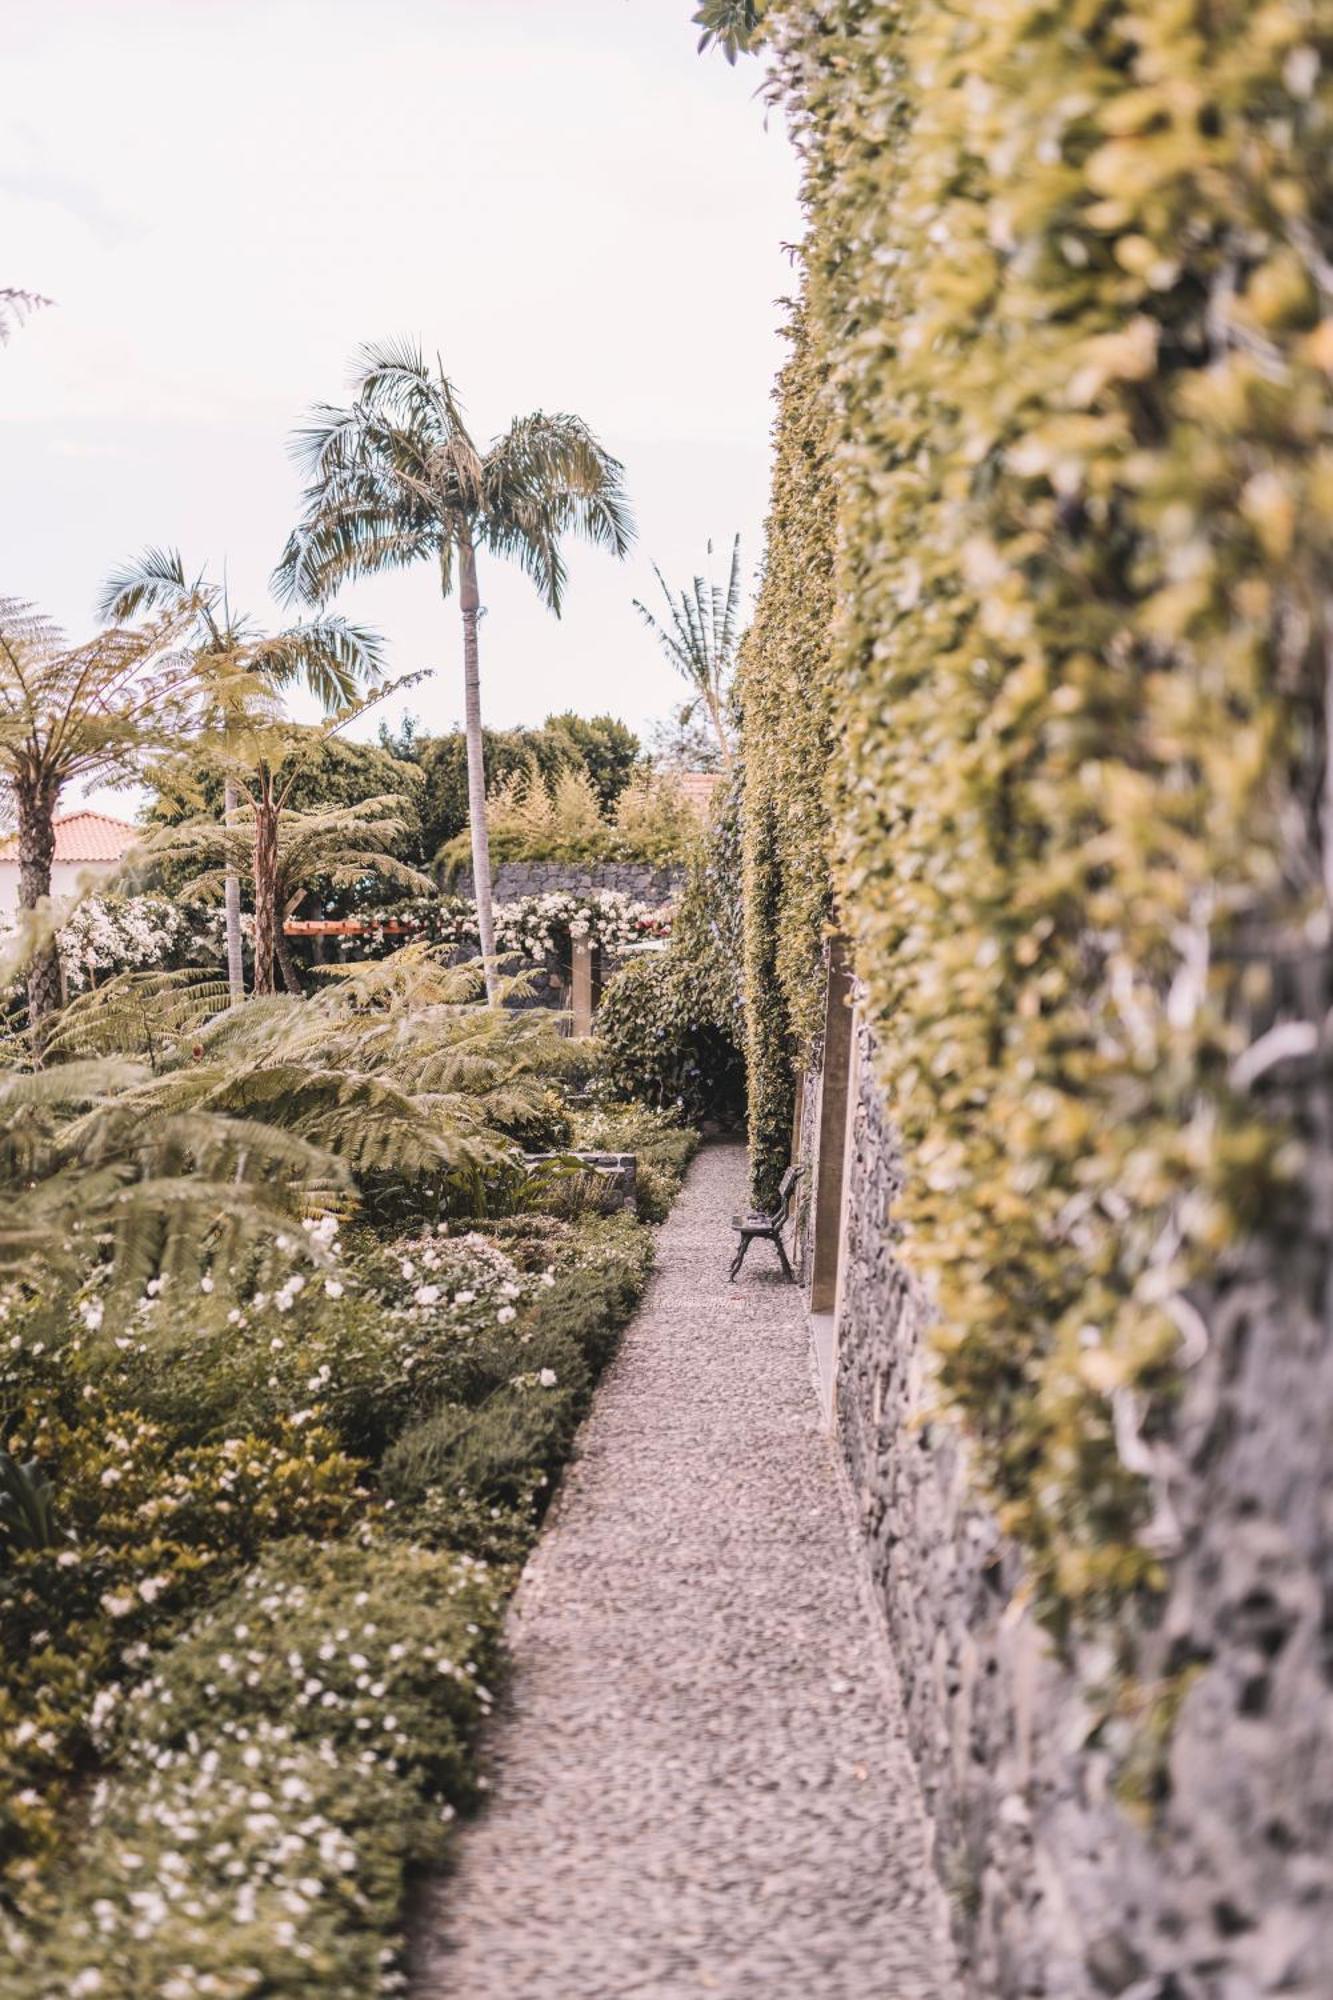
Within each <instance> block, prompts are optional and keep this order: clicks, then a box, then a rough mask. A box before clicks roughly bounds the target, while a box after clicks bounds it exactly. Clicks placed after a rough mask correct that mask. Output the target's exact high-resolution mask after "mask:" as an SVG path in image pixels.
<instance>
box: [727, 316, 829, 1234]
mask: <svg viewBox="0 0 1333 2000" xmlns="http://www.w3.org/2000/svg"><path fill="white" fill-rule="evenodd" d="M788 331H789V334H790V338H791V354H790V358H789V359H788V362H787V365H786V367H785V368H784V369H783V370H782V373H781V375H780V376H779V378H778V383H777V388H776V391H775V401H776V405H777V416H776V422H775V426H774V444H775V456H774V476H773V499H772V507H771V510H770V513H769V518H768V526H767V537H766V547H765V555H764V573H763V585H762V588H761V591H760V595H759V601H758V604H757V606H756V610H755V617H754V620H753V623H752V624H751V626H750V629H749V631H748V633H747V634H746V638H745V642H744V645H743V647H742V651H741V661H740V672H739V679H738V694H739V702H740V709H741V716H742V743H743V770H742V783H743V796H744V812H743V820H742V824H743V834H742V862H743V867H742V876H743V883H744V909H745V930H744V962H745V974H746V1001H747V1006H746V1069H747V1075H748V1097H749V1126H750V1156H751V1171H752V1177H753V1183H754V1194H755V1199H756V1200H757V1201H758V1202H759V1203H760V1205H761V1206H763V1207H765V1208H767V1207H770V1206H771V1205H772V1203H773V1202H774V1201H775V1199H776V1197H777V1186H778V1182H779V1181H780V1180H781V1178H782V1174H783V1171H784V1169H785V1168H786V1166H787V1164H788V1160H789V1157H790V1153H791V1141H792V1117H793V1113H794V1108H795V1103H794V1100H795V1075H796V1068H797V1066H798V1065H799V1064H800V1063H801V1061H802V1058H803V1055H804V1051H805V1049H806V1048H807V1047H808V1045H809V1042H810V1038H811V1036H812V1035H813V1034H814V1033H815V1031H816V1029H817V1027H818V1025H819V1018H820V1010H821V1007H822V998H823V996H822V973H821V960H822V954H823V940H824V932H825V929H826V927H827V919H828V913H829V907H830V894H831V871H832V853H831V846H830V834H831V827H830V814H829V805H828V798H827V790H828V785H829V780H830V751H831V713H832V687H831V657H832V625H833V604H834V597H833V483H832V476H831V462H830V445H831V435H830V410H829V405H828V401H827V385H826V368H825V366H824V363H823V362H822V361H821V360H820V358H819V356H818V355H817V354H816V353H815V351H814V348H813V344H812V339H811V333H810V329H809V325H808V321H807V318H806V315H805V313H804V312H802V311H797V312H795V313H794V314H793V317H792V321H791V324H790V327H789V329H788Z"/></svg>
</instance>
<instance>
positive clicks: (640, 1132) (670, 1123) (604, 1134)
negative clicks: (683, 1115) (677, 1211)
mask: <svg viewBox="0 0 1333 2000" xmlns="http://www.w3.org/2000/svg"><path fill="white" fill-rule="evenodd" d="M570 1144H571V1145H572V1146H575V1147H577V1148H578V1150H579V1151H580V1152H587V1153H633V1155H634V1157H635V1160H636V1162H637V1179H636V1183H635V1210H636V1212H637V1214H638V1216H639V1219H640V1221H642V1222H664V1221H665V1220H666V1217H667V1215H668V1213H669V1212H670V1208H671V1204H672V1202H673V1201H674V1200H675V1198H676V1196H677V1195H678V1194H679V1192H680V1186H681V1182H682V1181H683V1180H684V1178H685V1169H686V1167H688V1165H689V1164H690V1161H691V1160H692V1159H693V1158H694V1155H695V1152H696V1150H697V1148H698V1145H699V1135H698V1133H697V1132H696V1131H695V1130H694V1129H693V1127H692V1126H689V1125H682V1124H681V1123H680V1122H679V1120H678V1118H677V1117H676V1114H675V1113H674V1112H673V1111H661V1110H657V1111H655V1110H653V1109H651V1108H650V1107H649V1106H647V1105H642V1104H636V1105H603V1106H601V1107H599V1108H597V1109H593V1110H580V1111H578V1112H576V1113H575V1115H574V1118H573V1120H572V1132H571V1137H570Z"/></svg>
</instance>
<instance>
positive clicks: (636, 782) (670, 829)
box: [439, 764, 700, 883]
mask: <svg viewBox="0 0 1333 2000" xmlns="http://www.w3.org/2000/svg"><path fill="white" fill-rule="evenodd" d="M486 825H487V833H488V837H489V842H490V849H491V860H492V862H493V863H498V862H501V861H568V862H571V863H592V862H598V861H645V862H649V863H651V864H653V865H654V866H656V867H669V866H672V865H679V864H681V863H683V862H684V861H685V860H686V859H687V857H688V856H689V855H690V854H691V852H692V851H693V849H694V848H695V847H696V846H697V844H698V841H699V833H700V827H699V820H698V816H697V814H696V813H695V812H694V811H693V809H692V807H691V806H690V805H689V803H688V801H687V800H686V798H685V796H684V794H683V793H682V791H681V789H680V787H679V785H678V784H677V783H676V781H675V779H674V778H672V777H671V776H669V775H666V774H654V773H652V772H648V771H646V770H641V771H639V772H638V773H636V775H635V776H634V777H633V778H632V779H631V780H630V782H629V784H628V785H627V786H626V787H625V788H624V789H623V790H622V791H621V792H620V793H619V795H618V797H617V800H616V803H615V806H614V808H613V810H612V811H611V813H610V816H608V815H607V813H606V812H605V811H604V810H603V806H602V801H601V798H600V797H599V794H598V792H597V789H596V787H595V786H594V784H593V782H592V780H591V778H590V777H589V775H588V773H587V771H586V770H584V769H583V768H582V767H580V766H575V767H571V768H565V769H563V770H559V771H556V772H554V773H552V774H551V775H549V776H543V774H542V772H541V771H540V770H539V769H538V768H537V766H536V764H528V765H526V766H524V767H520V768H519V769H517V770H512V771H510V772H509V774H508V775H507V776H506V777H504V778H502V779H501V780H500V781H499V783H498V784H494V785H493V787H492V789H491V791H490V793H489V794H488V796H487V800H486ZM439 859H440V863H441V865H442V867H443V869H444V875H445V881H446V883H453V882H454V881H456V880H457V878H458V876H459V874H460V873H461V872H462V870H463V869H465V868H468V867H470V866H471V861H472V849H471V844H470V836H469V834H468V833H467V831H466V829H464V830H463V831H462V832H461V833H458V834H456V835H455V836H454V838H453V839H452V840H451V841H449V842H448V843H447V845H446V846H445V847H444V848H443V849H442V850H441V852H440V856H439Z"/></svg>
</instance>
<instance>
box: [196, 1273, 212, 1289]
mask: <svg viewBox="0 0 1333 2000" xmlns="http://www.w3.org/2000/svg"><path fill="white" fill-rule="evenodd" d="M199 1289H200V1291H201V1292H211V1291H212V1289H213V1280H212V1279H211V1278H210V1277H209V1276H208V1275H207V1274H205V1275H204V1276H203V1277H202V1278H201V1279H200V1280H199Z"/></svg>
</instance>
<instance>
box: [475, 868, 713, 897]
mask: <svg viewBox="0 0 1333 2000" xmlns="http://www.w3.org/2000/svg"><path fill="white" fill-rule="evenodd" d="M684 881H685V871H684V869H683V868H654V867H652V866H651V865H650V864H649V863H648V862H646V861H643V862H640V861H597V862H588V863H587V864H585V865H580V864H578V863H576V862H571V861H501V862H500V863H498V865H497V866H495V867H493V868H492V870H491V894H492V895H493V896H494V898H495V900H496V902H497V903H517V902H518V901H520V899H521V898H522V897H524V896H549V895H551V894H553V893H557V892H569V893H571V894H573V895H584V894H586V892H587V891H588V890H590V889H618V890H619V891H620V892H621V894H622V895H625V896H631V897H633V899H634V901H635V902H636V903H652V904H659V903H671V902H674V901H675V899H676V897H677V896H678V895H679V894H680V891H681V888H682V886H683V885H684ZM451 886H452V889H453V892H454V893H455V894H457V895H459V896H471V895H472V888H473V877H472V870H471V868H463V869H460V870H459V873H458V875H457V877H456V878H455V881H454V882H453V884H452V885H451Z"/></svg>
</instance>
